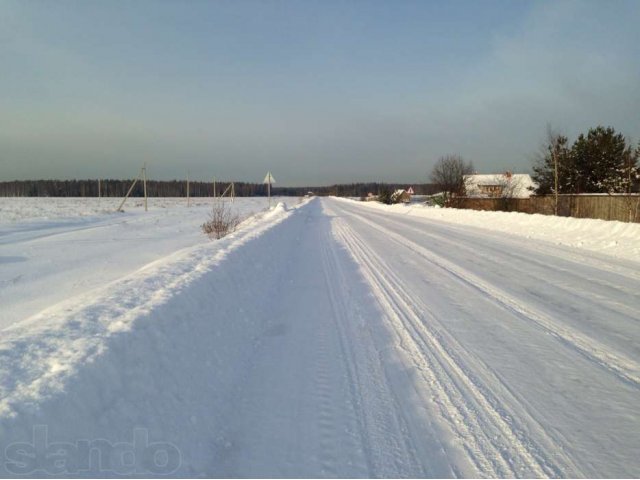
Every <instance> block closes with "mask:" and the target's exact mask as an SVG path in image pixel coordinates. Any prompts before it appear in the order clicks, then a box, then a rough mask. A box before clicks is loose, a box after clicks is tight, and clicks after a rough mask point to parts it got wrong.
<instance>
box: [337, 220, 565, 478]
mask: <svg viewBox="0 0 640 480" xmlns="http://www.w3.org/2000/svg"><path fill="white" fill-rule="evenodd" d="M336 233H337V235H338V236H339V238H340V239H341V240H342V241H343V242H344V244H345V245H346V246H347V248H348V249H349V251H350V252H351V253H352V254H353V256H354V258H355V259H356V260H357V261H358V263H359V264H360V265H361V266H362V267H363V273H364V275H365V277H367V279H368V281H369V282H370V283H371V285H372V287H373V288H374V291H375V293H376V296H377V298H378V299H379V300H380V302H381V303H382V305H383V307H384V309H385V310H386V311H387V313H388V315H389V318H390V319H391V320H392V321H393V323H394V324H395V328H396V331H398V333H399V334H401V335H402V337H403V339H404V346H405V348H406V349H407V350H409V354H410V355H411V356H412V357H413V359H414V360H415V361H416V363H417V364H418V367H419V370H420V371H421V372H422V374H423V377H424V380H425V381H426V383H427V384H428V385H429V386H430V388H429V390H430V391H431V392H432V394H433V395H434V396H435V397H436V398H435V400H436V404H437V405H438V406H439V408H440V413H441V414H442V416H443V418H445V419H446V420H447V421H448V423H449V426H450V428H451V429H452V430H453V431H454V432H455V433H456V435H457V436H458V437H459V438H460V440H461V442H462V443H463V445H464V447H465V449H466V450H467V453H468V455H469V456H470V458H471V460H472V461H473V462H474V463H475V465H476V468H477V469H478V471H479V472H480V474H481V475H484V476H489V477H498V476H508V477H514V476H537V477H546V476H549V475H554V474H557V473H558V472H557V471H555V469H554V468H550V467H549V466H546V465H544V464H540V463H539V462H538V461H537V460H536V458H535V457H534V456H533V455H532V454H531V453H530V452H529V450H528V448H527V447H525V445H524V444H523V443H522V442H521V441H520V438H519V437H518V435H517V434H516V433H514V431H513V430H512V427H511V426H510V425H509V423H508V421H507V420H505V419H504V418H503V417H502V415H501V413H500V412H499V411H497V410H496V409H495V408H494V406H493V405H492V404H491V402H490V401H489V400H488V399H487V398H486V397H485V396H484V395H483V393H482V392H481V390H480V389H479V388H478V387H477V385H476V384H475V383H474V382H473V381H472V380H471V379H470V377H469V375H468V373H467V371H465V368H464V367H463V366H461V365H459V364H458V363H457V362H456V361H455V359H454V358H453V357H452V356H451V355H450V353H449V352H448V350H447V349H446V348H444V346H443V345H442V344H441V343H440V342H439V341H438V339H437V338H436V336H434V335H433V333H432V332H431V331H429V330H428V329H426V328H425V326H424V322H423V321H422V319H421V318H420V315H419V314H418V313H417V312H416V311H415V309H414V308H413V307H412V304H413V303H414V299H413V298H408V297H407V296H406V295H404V294H403V292H402V291H401V290H400V289H398V288H396V287H394V281H397V279H395V278H392V276H391V275H390V274H391V271H390V269H389V268H388V267H386V266H385V265H384V264H383V262H382V261H381V259H380V258H379V257H378V256H377V255H376V254H375V253H373V252H372V251H371V250H370V249H368V248H367V247H366V246H365V245H364V243H363V242H362V241H361V240H359V239H358V238H357V236H356V235H355V233H353V231H351V229H350V228H349V227H347V226H346V225H344V224H339V226H338V227H337V228H336ZM396 284H397V283H396ZM434 387H435V388H434Z"/></svg>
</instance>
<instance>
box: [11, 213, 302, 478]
mask: <svg viewBox="0 0 640 480" xmlns="http://www.w3.org/2000/svg"><path fill="white" fill-rule="evenodd" d="M296 213H297V208H296V207H294V208H292V209H290V210H287V209H286V207H285V205H282V206H281V207H280V208H279V209H278V210H277V211H272V212H269V213H268V214H267V213H259V214H256V215H254V216H253V217H251V218H249V219H248V220H245V221H244V222H243V223H242V224H241V227H240V228H239V230H238V231H236V232H235V233H233V234H231V235H229V236H227V237H225V238H224V239H222V240H219V241H215V242H206V243H204V244H200V245H196V246H194V247H190V248H187V249H184V250H182V251H179V252H177V253H175V254H173V255H171V256H169V257H167V258H163V259H162V260H159V261H156V262H153V263H151V264H149V265H147V266H146V267H144V268H142V269H140V270H139V271H137V272H135V273H133V274H131V275H129V276H127V277H125V278H124V279H120V280H118V281H116V282H113V283H111V284H110V285H108V286H106V287H105V288H102V289H99V290H94V291H91V292H90V293H87V294H84V295H80V296H77V297H75V298H73V299H70V300H68V301H65V302H63V303H61V304H58V305H55V306H53V307H51V308H49V309H47V310H45V311H43V312H41V313H39V314H37V315H35V316H33V317H31V318H29V319H27V320H25V321H23V322H20V323H18V324H15V325H13V326H11V327H9V328H6V329H4V330H3V331H2V337H1V338H0V451H1V452H5V451H6V452H8V455H9V457H7V459H8V460H9V461H8V463H7V464H5V465H3V466H4V467H5V468H7V467H8V468H9V469H10V471H7V472H3V471H2V469H0V476H4V475H6V474H7V473H9V474H12V475H15V474H23V473H26V474H31V475H34V474H36V475H42V474H51V473H55V467H52V466H51V465H50V464H46V465H41V464H38V465H34V464H33V462H32V461H29V462H27V466H25V467H24V468H25V469H26V470H24V469H23V470H24V471H23V470H20V468H21V467H20V463H19V462H17V463H16V462H12V461H11V460H12V459H13V457H15V455H18V458H22V459H25V458H26V457H24V456H22V457H21V456H20V452H19V451H17V450H16V451H14V450H15V448H17V447H16V445H18V446H20V445H22V446H23V447H20V448H26V447H24V445H27V446H28V445H32V444H33V443H34V442H36V443H37V442H38V438H40V437H43V436H44V437H43V438H44V439H45V441H46V442H49V444H52V443H51V442H54V443H55V444H56V445H66V446H67V447H69V446H70V447H69V448H71V449H72V452H71V453H70V454H69V455H68V456H67V457H65V456H64V455H63V458H66V460H69V461H70V462H71V463H65V464H64V465H63V467H62V470H60V471H62V472H65V476H67V475H68V474H69V473H71V474H74V472H75V473H77V474H79V475H80V476H93V475H98V476H104V475H113V474H126V475H130V474H133V473H136V472H143V473H145V474H146V475H145V476H148V475H149V473H157V474H160V473H161V474H168V473H174V472H175V471H177V469H180V470H179V471H180V472H181V473H182V474H183V475H189V474H192V473H193V472H203V471H208V467H209V466H210V465H206V464H201V463H200V464H199V463H198V462H212V463H214V464H215V462H216V459H212V458H207V456H206V455H204V454H203V455H201V453H202V452H205V451H206V452H210V450H211V448H210V445H207V444H205V443H204V442H205V440H206V441H210V439H211V438H212V437H215V432H216V423H217V421H218V418H219V416H221V415H222V416H223V415H224V411H225V408H228V405H229V401H228V398H227V397H228V396H229V395H233V392H234V382H236V381H238V379H240V378H242V375H243V367H244V365H245V364H246V362H247V360H248V357H249V353H250V350H251V348H252V346H253V345H254V343H255V342H256V341H258V339H259V338H260V337H261V335H262V334H264V331H265V329H269V328H270V327H271V325H270V321H271V318H270V315H269V312H268V310H267V311H263V310H262V309H263V306H264V305H268V303H269V299H270V298H271V297H273V296H274V295H273V293H274V292H273V291H272V290H273V289H274V288H278V287H277V285H272V286H271V287H270V286H269V283H265V279H266V278H268V277H269V275H271V274H272V272H273V271H274V269H275V267H276V266H277V263H278V262H280V261H282V259H283V258H284V257H285V256H286V254H287V251H288V249H290V248H291V245H290V243H291V242H294V241H295V238H294V237H295V236H293V237H292V238H291V240H290V242H281V241H274V238H272V236H273V235H274V234H275V235H276V238H277V239H282V238H287V236H282V235H281V234H280V233H278V232H274V230H275V229H273V227H274V226H275V225H278V224H281V223H283V222H287V221H288V220H289V219H290V218H291V217H292V216H295V215H296ZM241 246H242V247H243V248H240V247H241ZM239 285H242V286H243V287H245V288H238V286H239ZM252 286H253V287H255V288H251V287H252ZM247 287H248V288H247ZM258 287H260V288H258ZM212 298H215V299H216V301H215V302H212ZM249 298H251V300H252V301H247V300H248V299H249ZM212 412H215V414H212ZM136 426H141V427H144V429H142V430H140V429H138V430H135V427H136ZM168 432H171V433H168ZM168 435H170V440H171V442H173V443H170V444H169V443H166V441H167V439H168V438H167V436H168ZM36 437H38V438H36ZM82 439H87V440H91V441H92V442H95V441H96V439H98V441H99V442H102V443H101V445H103V444H106V445H107V446H108V452H110V453H109V454H110V455H111V454H113V452H114V450H113V449H114V448H115V449H116V450H117V448H119V447H118V445H123V443H122V442H129V444H135V443H136V442H138V443H140V441H143V443H145V442H146V443H145V445H146V447H149V445H153V442H156V444H155V445H156V446H157V445H161V446H162V448H164V452H165V453H166V454H167V455H169V460H168V462H169V463H167V464H166V465H164V466H162V464H161V465H157V464H156V463H153V462H155V460H153V459H152V460H153V462H152V463H149V458H148V456H145V455H135V461H141V462H145V461H146V462H147V463H146V464H144V465H134V466H127V465H120V466H121V467H122V469H121V471H118V469H117V468H116V469H115V470H114V468H113V465H114V464H113V463H109V462H110V460H109V459H102V461H106V462H107V463H108V464H109V467H110V469H109V470H107V471H105V470H104V469H101V468H100V465H99V464H98V465H97V464H92V465H91V466H90V467H91V468H92V469H89V470H87V469H86V468H85V467H87V468H88V466H86V465H85V466H79V465H77V464H74V462H75V461H76V460H77V459H78V458H80V457H82V458H87V455H84V456H82V455H81V454H80V455H79V456H78V455H76V454H75V453H73V452H77V449H78V448H80V447H81V446H82V445H80V443H81V442H82V441H84V440H82ZM221 441H224V440H223V439H221ZM16 442H23V443H16ZM24 442H26V443H24ZM56 442H57V443H56ZM60 442H63V443H60ZM64 442H66V443H64ZM149 442H152V443H151V444H150V443H149ZM157 442H165V443H161V444H158V443H157ZM176 444H177V445H180V450H177V447H176V446H175V445H176ZM92 445H93V444H92ZM146 447H145V448H146ZM158 448H159V447H158ZM12 449H13V450H12ZM74 449H75V450H74ZM174 454H177V455H178V457H175V455H174ZM12 455H13V456H12ZM111 460H113V459H111ZM98 463H100V462H99V461H98ZM156 467H157V468H156ZM29 468H30V470H29ZM34 468H35V471H34ZM52 468H53V470H52ZM154 468H155V470H154ZM11 469H13V470H11Z"/></svg>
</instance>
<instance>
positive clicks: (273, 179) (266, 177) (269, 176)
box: [262, 172, 276, 183]
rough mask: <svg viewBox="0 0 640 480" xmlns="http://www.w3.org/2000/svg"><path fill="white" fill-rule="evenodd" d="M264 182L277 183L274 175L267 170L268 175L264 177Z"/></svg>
mask: <svg viewBox="0 0 640 480" xmlns="http://www.w3.org/2000/svg"><path fill="white" fill-rule="evenodd" d="M262 183H276V179H275V178H273V175H271V172H267V175H266V176H265V177H264V180H263V181H262Z"/></svg>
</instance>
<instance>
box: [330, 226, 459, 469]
mask: <svg viewBox="0 0 640 480" xmlns="http://www.w3.org/2000/svg"><path fill="white" fill-rule="evenodd" d="M321 243H322V247H321V256H322V261H323V270H324V275H325V280H326V285H327V292H328V293H329V298H330V302H331V308H332V311H333V315H332V318H333V323H334V325H335V327H336V331H337V333H338V337H339V341H340V346H341V350H342V353H343V358H344V359H345V362H346V364H347V372H346V375H347V383H348V385H349V388H350V391H351V398H352V404H353V409H354V411H355V412H357V420H358V421H357V424H358V429H359V437H360V441H361V445H362V448H363V450H364V456H365V458H366V460H367V468H368V472H369V476H370V477H381V478H385V477H387V478H388V477H426V476H429V475H428V473H429V469H428V468H426V469H425V467H424V466H423V465H421V463H420V461H419V460H418V459H417V458H416V454H415V448H414V446H413V445H412V444H411V441H410V439H411V437H410V436H409V437H408V436H407V432H408V431H409V430H410V428H409V425H408V424H407V421H406V420H405V419H404V418H403V416H402V413H401V412H402V411H403V410H402V405H400V404H399V403H398V402H397V400H396V399H395V397H394V395H393V393H392V392H391V390H390V389H389V385H388V384H387V383H385V382H384V379H385V377H386V375H385V373H384V372H383V369H382V366H381V365H380V358H379V356H378V353H376V352H372V351H371V350H369V349H367V345H371V343H370V342H367V341H366V340H370V339H368V338H367V339H362V332H360V331H358V332H356V331H354V330H353V328H352V327H353V325H352V323H353V322H354V321H357V320H358V319H357V318H353V313H352V311H351V309H350V305H349V300H348V297H346V296H345V292H348V282H347V280H346V275H345V273H344V271H343V270H342V267H341V263H340V260H339V259H338V258H337V253H336V252H335V249H334V247H333V245H334V238H333V237H331V236H330V234H329V232H326V237H325V239H323V241H322V242H321ZM381 380H382V381H381ZM422 440H423V441H424V439H422ZM450 467H451V472H452V473H453V472H455V469H454V467H453V466H450Z"/></svg>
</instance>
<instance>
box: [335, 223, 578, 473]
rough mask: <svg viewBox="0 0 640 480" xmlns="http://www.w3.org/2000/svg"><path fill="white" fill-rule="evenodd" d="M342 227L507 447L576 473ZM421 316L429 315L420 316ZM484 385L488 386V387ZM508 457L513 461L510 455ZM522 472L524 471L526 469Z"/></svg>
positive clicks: (508, 394) (488, 373)
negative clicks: (494, 422)
mask: <svg viewBox="0 0 640 480" xmlns="http://www.w3.org/2000/svg"><path fill="white" fill-rule="evenodd" d="M340 230H341V232H339V235H340V236H341V239H342V240H343V241H344V242H345V245H347V247H348V248H349V250H350V251H352V252H355V254H354V256H356V258H357V259H358V261H359V262H360V263H361V264H364V266H365V267H366V268H367V269H368V270H369V273H370V275H371V276H373V277H377V278H378V279H380V280H379V281H378V283H379V284H384V283H386V286H383V288H384V289H386V291H387V292H389V291H391V292H392V295H393V296H396V297H399V302H400V303H401V304H402V307H403V308H404V309H405V310H407V311H410V312H411V313H410V314H409V315H407V318H408V319H409V320H411V329H413V331H414V332H415V334H416V335H417V336H419V337H420V338H421V339H422V340H424V346H425V347H426V348H427V349H428V351H433V352H437V353H438V354H439V355H438V358H439V359H440V358H445V359H446V360H447V361H446V362H445V363H442V365H443V366H444V369H445V371H446V373H447V374H448V375H451V374H452V372H453V373H454V376H455V375H457V376H458V378H461V379H463V383H462V386H458V389H459V391H460V392H463V391H465V389H466V388H467V387H470V388H471V389H472V391H473V395H474V396H475V398H476V399H477V400H478V403H479V404H480V405H481V407H482V408H483V409H485V410H489V411H490V412H491V413H490V414H491V415H493V416H494V419H496V418H497V419H498V423H499V425H498V428H500V430H501V431H502V433H503V434H504V433H505V429H504V428H502V427H505V426H506V429H507V430H506V438H507V439H508V441H507V444H506V445H507V447H506V448H509V447H510V446H513V445H516V447H517V448H518V449H519V450H520V451H521V452H530V455H529V454H527V453H525V456H526V457H527V459H526V461H529V462H532V461H533V462H534V466H533V467H531V465H530V466H529V468H531V469H532V471H533V472H535V469H536V466H535V464H538V465H539V466H540V468H542V469H543V470H544V471H545V473H544V474H543V475H542V476H549V475H551V476H576V475H577V474H579V473H580V469H579V468H578V467H577V466H576V465H575V463H573V462H572V461H571V460H570V459H569V458H568V457H566V456H565V455H562V454H561V453H560V452H562V448H561V447H559V446H558V444H557V442H556V441H555V440H554V439H552V438H551V437H550V436H549V435H548V434H547V433H546V432H545V430H544V428H543V427H542V426H541V425H540V424H539V423H538V422H537V421H536V420H535V419H534V418H533V416H532V415H531V414H530V413H529V411H528V410H527V408H526V407H525V406H524V405H523V404H522V402H521V401H520V400H519V399H518V398H517V396H516V395H515V394H514V393H513V392H512V391H511V389H510V388H509V386H508V385H506V384H505V383H504V382H503V381H502V380H501V379H500V378H498V377H497V376H496V375H495V374H494V373H493V371H492V370H490V369H489V368H488V366H487V365H486V364H484V362H482V361H481V360H480V359H479V358H477V357H475V356H474V355H472V354H470V353H469V352H468V351H467V350H466V349H465V348H464V347H463V346H462V345H460V344H459V342H457V340H455V338H453V337H452V336H451V335H450V334H449V333H448V332H447V331H446V330H445V329H444V328H443V327H442V325H441V323H440V321H439V320H438V319H437V317H436V316H435V315H434V314H433V313H432V312H431V311H430V309H429V308H428V307H427V306H426V305H425V304H424V303H423V302H421V301H420V299H419V295H416V294H415V293H413V292H411V288H410V287H408V286H406V285H403V288H402V289H399V288H395V287H393V285H402V281H401V279H400V278H399V277H398V276H397V275H396V274H395V273H394V271H393V269H391V268H390V267H389V266H387V265H386V263H385V262H384V260H383V259H382V258H380V257H379V256H378V255H376V254H375V253H374V252H373V251H372V250H371V249H369V248H368V247H367V246H366V244H365V243H364V242H363V241H362V240H361V239H360V238H359V237H358V236H357V235H356V234H355V233H354V232H353V231H352V230H351V229H350V228H349V227H348V226H341V227H340ZM425 316H426V317H427V318H423V317H425ZM428 326H431V328H428ZM423 351H425V350H423ZM447 367H451V368H447ZM452 379H453V381H454V383H457V382H456V380H455V378H453V377H452ZM488 385H490V386H491V388H488V387H487V386H488ZM498 398H500V400H498ZM507 406H508V407H507ZM500 424H502V425H500ZM480 427H482V425H480ZM482 430H483V431H486V427H482ZM514 438H515V439H516V440H515V441H514ZM533 438H535V439H536V440H537V443H534V442H533V440H532V439H533ZM499 450H500V451H501V452H502V453H503V454H504V453H506V450H505V444H502V445H500V446H499ZM507 459H508V460H509V461H510V460H511V459H510V457H508V456H507ZM550 459H553V463H551V462H550ZM525 468H526V467H525ZM520 473H522V472H520ZM525 475H527V474H526V473H525ZM536 475H540V472H537V473H536Z"/></svg>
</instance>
